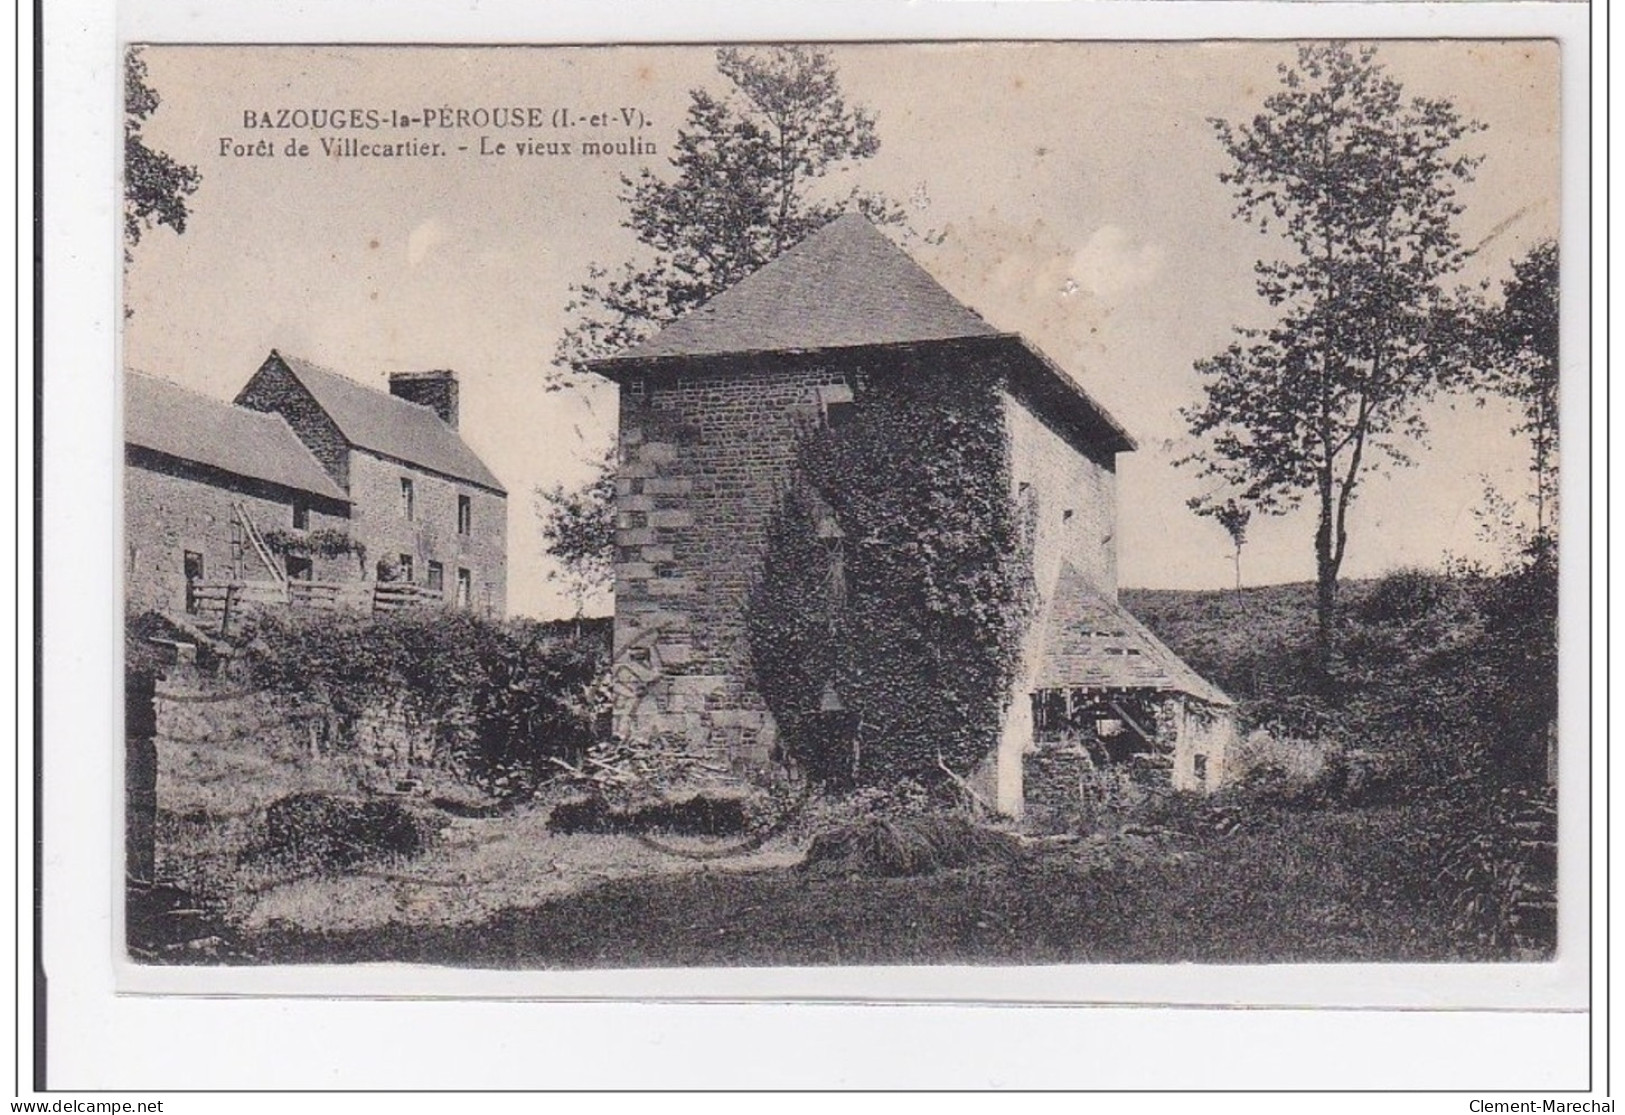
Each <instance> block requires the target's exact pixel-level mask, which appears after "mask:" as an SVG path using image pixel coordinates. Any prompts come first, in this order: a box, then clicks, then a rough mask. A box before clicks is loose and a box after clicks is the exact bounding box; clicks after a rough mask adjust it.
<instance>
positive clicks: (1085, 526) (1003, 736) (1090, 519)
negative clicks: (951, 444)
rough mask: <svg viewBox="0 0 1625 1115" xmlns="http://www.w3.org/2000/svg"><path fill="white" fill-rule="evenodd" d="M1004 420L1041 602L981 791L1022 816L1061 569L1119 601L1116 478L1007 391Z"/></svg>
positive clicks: (1015, 493) (1003, 808)
mask: <svg viewBox="0 0 1625 1115" xmlns="http://www.w3.org/2000/svg"><path fill="white" fill-rule="evenodd" d="M1004 419H1005V428H1006V430H1007V431H1008V433H1009V439H1010V441H1009V444H1010V485H1011V492H1010V496H1011V499H1013V500H1014V501H1015V504H1016V509H1017V515H1018V516H1022V517H1024V518H1025V519H1026V522H1027V528H1026V529H1028V530H1029V531H1030V535H1031V550H1032V560H1033V587H1034V591H1035V593H1036V597H1035V599H1034V601H1033V608H1032V626H1031V627H1030V628H1029V630H1028V634H1027V638H1026V639H1025V640H1024V641H1023V645H1022V661H1021V667H1020V669H1019V670H1018V672H1017V677H1016V681H1015V684H1014V685H1013V686H1012V688H1011V697H1010V702H1009V704H1008V705H1007V711H1006V714H1005V723H1004V728H1003V731H1002V732H1001V733H1000V739H999V749H998V752H997V756H996V761H995V763H994V765H993V769H992V770H991V771H987V772H984V773H985V776H986V777H985V782H984V784H986V783H991V784H992V785H991V789H992V792H993V793H994V795H995V797H996V801H997V803H998V808H999V810H1000V811H1001V812H1004V813H1006V814H1008V815H1010V816H1013V817H1019V816H1021V812H1022V809H1023V802H1024V800H1025V792H1024V789H1023V755H1024V754H1025V753H1026V752H1027V750H1028V749H1029V748H1030V747H1031V744H1032V739H1033V723H1032V702H1031V701H1029V700H1028V699H1027V698H1028V694H1029V693H1031V692H1032V688H1033V678H1034V676H1035V675H1036V673H1037V671H1038V669H1039V667H1040V665H1041V656H1042V654H1043V639H1044V628H1045V620H1046V617H1047V613H1048V604H1049V596H1050V593H1052V592H1053V591H1054V589H1055V579H1056V577H1057V576H1058V575H1059V574H1060V571H1061V566H1062V564H1063V563H1065V562H1070V563H1071V564H1072V565H1073V566H1074V567H1075V568H1076V569H1077V570H1078V571H1079V572H1080V573H1081V574H1083V576H1084V577H1085V578H1087V579H1088V580H1089V582H1090V583H1091V584H1093V585H1094V586H1095V587H1096V588H1097V589H1098V590H1099V591H1100V592H1101V593H1102V594H1104V595H1105V596H1107V597H1108V598H1110V599H1113V600H1115V599H1116V598H1117V542H1116V532H1117V475H1116V471H1115V469H1114V468H1111V467H1107V465H1105V464H1104V463H1102V462H1101V461H1097V460H1093V459H1091V458H1090V457H1089V456H1087V455H1085V454H1084V453H1083V452H1081V451H1080V450H1079V449H1077V448H1076V447H1075V446H1073V445H1072V444H1071V443H1070V442H1069V441H1067V440H1066V439H1065V438H1063V437H1062V436H1061V435H1060V434H1059V433H1058V432H1056V430H1055V429H1054V428H1053V427H1052V426H1051V425H1050V424H1048V423H1047V422H1045V421H1044V420H1043V418H1041V417H1040V416H1039V415H1038V414H1036V413H1034V411H1033V410H1032V409H1031V408H1029V407H1028V406H1027V405H1026V404H1025V403H1024V402H1023V401H1022V400H1021V399H1020V398H1019V397H1017V396H1016V395H1015V394H1012V393H1010V392H1006V393H1005V397H1004ZM1108 459H1109V458H1108Z"/></svg>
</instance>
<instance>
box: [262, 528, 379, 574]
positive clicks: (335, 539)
mask: <svg viewBox="0 0 1625 1115" xmlns="http://www.w3.org/2000/svg"><path fill="white" fill-rule="evenodd" d="M260 537H261V538H263V539H264V540H265V546H266V548H267V549H268V550H270V551H271V552H272V553H273V554H280V555H284V556H287V557H324V558H336V557H344V556H345V555H346V554H354V555H355V556H356V559H357V560H358V561H360V562H361V563H362V565H365V564H366V562H367V547H366V545H365V543H363V542H362V541H361V540H360V539H357V538H351V537H350V536H349V535H348V534H346V533H344V532H343V531H342V530H333V529H332V528H331V527H323V528H320V529H318V530H308V531H306V530H300V531H289V530H283V529H282V528H280V527H272V528H271V529H270V530H266V531H263V532H261V535H260Z"/></svg>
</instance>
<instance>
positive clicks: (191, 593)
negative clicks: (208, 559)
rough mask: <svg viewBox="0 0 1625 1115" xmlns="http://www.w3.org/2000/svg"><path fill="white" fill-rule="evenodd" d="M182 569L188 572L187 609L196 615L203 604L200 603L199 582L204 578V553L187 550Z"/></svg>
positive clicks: (184, 553) (182, 561)
mask: <svg viewBox="0 0 1625 1115" xmlns="http://www.w3.org/2000/svg"><path fill="white" fill-rule="evenodd" d="M181 569H182V570H183V571H184V572H185V574H186V610H187V611H188V612H190V613H191V614H193V615H196V614H197V612H198V610H199V608H200V607H201V605H200V604H199V603H198V595H197V590H198V582H199V581H201V580H203V555H202V554H200V553H196V552H194V551H192V550H186V551H184V552H183V553H182V555H181Z"/></svg>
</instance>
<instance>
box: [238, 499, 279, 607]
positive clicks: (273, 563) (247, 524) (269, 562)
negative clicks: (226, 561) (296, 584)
mask: <svg viewBox="0 0 1625 1115" xmlns="http://www.w3.org/2000/svg"><path fill="white" fill-rule="evenodd" d="M231 507H232V510H233V511H235V512H236V513H237V521H238V522H240V523H242V525H243V534H245V535H246V536H247V537H248V544H249V545H250V546H252V547H253V549H254V553H256V554H258V555H259V559H260V562H261V564H263V565H264V566H265V568H266V570H267V571H268V572H269V573H270V574H271V579H272V580H274V581H276V582H277V584H279V585H284V586H285V585H286V584H287V582H288V575H287V573H286V571H284V570H283V569H282V567H281V566H280V565H278V564H277V560H276V555H275V554H273V553H272V552H271V547H269V546H267V545H266V544H265V538H264V537H263V536H262V535H261V534H260V531H259V528H258V527H256V526H255V525H254V520H253V519H251V518H249V517H248V508H247V507H245V506H243V502H242V501H241V500H236V501H234V502H233V503H232V505H231Z"/></svg>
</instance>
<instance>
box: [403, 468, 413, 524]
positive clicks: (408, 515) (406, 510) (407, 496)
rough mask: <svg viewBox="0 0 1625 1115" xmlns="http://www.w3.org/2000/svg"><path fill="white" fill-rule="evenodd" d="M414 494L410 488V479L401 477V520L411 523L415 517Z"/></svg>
mask: <svg viewBox="0 0 1625 1115" xmlns="http://www.w3.org/2000/svg"><path fill="white" fill-rule="evenodd" d="M415 497H416V492H415V491H414V490H413V488H412V480H411V478H410V477H407V476H403V477H401V518H403V519H405V520H406V521H407V522H411V521H412V520H413V519H414V518H416V517H417V506H416V504H417V500H416V498H415Z"/></svg>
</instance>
